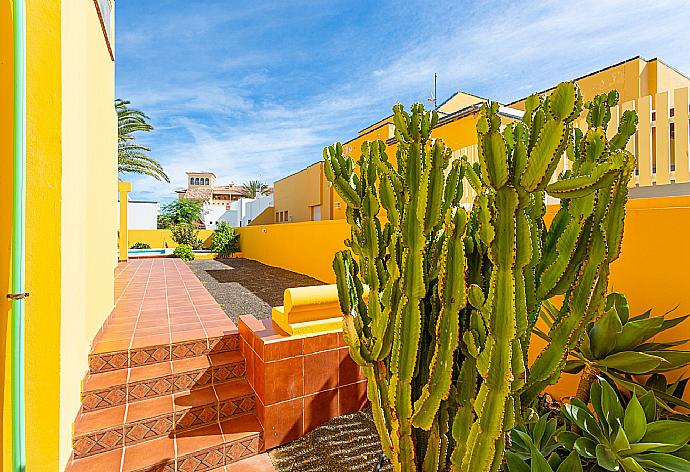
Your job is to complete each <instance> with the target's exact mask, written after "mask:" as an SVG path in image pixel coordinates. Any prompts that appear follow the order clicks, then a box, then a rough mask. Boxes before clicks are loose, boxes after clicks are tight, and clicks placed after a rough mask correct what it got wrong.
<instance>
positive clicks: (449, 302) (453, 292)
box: [412, 208, 467, 430]
mask: <svg viewBox="0 0 690 472" xmlns="http://www.w3.org/2000/svg"><path fill="white" fill-rule="evenodd" d="M466 223H467V216H466V214H465V211H464V210H463V209H462V208H459V209H458V210H457V211H455V214H451V213H450V212H449V213H448V214H447V215H446V223H445V227H444V229H445V233H446V238H445V240H444V242H443V250H442V255H441V261H440V273H439V282H438V291H439V298H440V300H441V310H440V313H439V316H438V319H437V321H436V332H435V338H436V345H435V348H434V354H433V358H432V360H431V364H430V373H429V379H428V381H427V383H426V384H425V385H424V386H423V387H422V393H421V395H420V396H419V398H418V399H417V401H416V403H415V407H414V415H413V416H412V424H413V425H414V426H415V427H417V428H422V429H424V430H429V428H431V426H432V423H433V421H434V418H435V417H436V413H437V411H438V409H439V406H440V404H441V401H442V400H445V399H446V398H448V392H449V390H450V384H451V379H452V375H453V353H454V352H455V350H456V349H457V346H458V336H459V332H460V319H459V312H460V310H461V309H462V308H464V307H465V304H466V302H467V293H466V291H465V249H464V246H463V237H464V234H465V226H466Z"/></svg>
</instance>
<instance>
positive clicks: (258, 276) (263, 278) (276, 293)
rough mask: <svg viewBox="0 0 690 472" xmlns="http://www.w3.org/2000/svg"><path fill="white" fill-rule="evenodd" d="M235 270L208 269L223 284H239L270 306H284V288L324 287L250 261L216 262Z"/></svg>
mask: <svg viewBox="0 0 690 472" xmlns="http://www.w3.org/2000/svg"><path fill="white" fill-rule="evenodd" d="M216 260H217V261H218V262H221V263H223V264H225V265H226V266H228V267H229V268H230V269H232V270H227V269H224V270H207V271H206V272H207V273H208V274H209V275H210V276H211V277H213V278H214V279H216V280H217V281H218V282H220V283H237V284H239V285H241V286H242V287H244V288H245V289H247V290H249V291H250V292H251V293H253V294H254V295H256V296H257V297H258V298H260V299H261V300H262V301H263V302H264V303H266V304H268V305H270V306H280V305H282V304H283V294H284V292H285V289H287V288H293V287H308V286H311V285H324V283H323V282H321V281H319V280H316V279H314V278H312V277H309V276H307V275H302V274H298V273H296V272H291V271H289V270H285V269H280V268H278V267H271V266H267V265H264V264H261V263H259V262H256V261H252V260H249V259H216Z"/></svg>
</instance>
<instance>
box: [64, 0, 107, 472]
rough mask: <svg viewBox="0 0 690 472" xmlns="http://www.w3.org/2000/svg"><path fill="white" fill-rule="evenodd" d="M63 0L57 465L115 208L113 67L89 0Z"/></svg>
mask: <svg viewBox="0 0 690 472" xmlns="http://www.w3.org/2000/svg"><path fill="white" fill-rule="evenodd" d="M58 3H62V31H61V36H62V210H63V211H62V215H61V217H62V231H61V235H62V236H61V244H62V280H63V283H62V308H61V313H62V317H61V338H62V342H61V351H60V360H61V362H60V364H61V368H60V380H61V384H60V385H61V388H60V469H63V468H64V466H65V464H66V463H67V460H68V459H69V455H70V452H71V433H72V423H73V421H74V419H75V417H76V414H77V411H78V410H79V406H80V404H81V401H80V386H81V385H80V383H81V380H82V378H83V376H84V373H85V371H86V369H87V360H88V353H89V349H90V345H91V342H92V340H93V338H94V336H95V335H96V333H97V332H98V330H99V329H100V327H101V326H102V324H103V321H104V320H105V318H106V317H107V316H108V314H109V313H110V311H111V310H112V307H113V293H114V276H113V273H114V272H113V271H114V269H115V266H116V264H117V248H116V236H117V216H116V212H117V208H116V206H115V205H111V204H104V202H103V200H102V198H98V195H101V196H102V195H111V196H112V198H116V195H117V193H116V192H117V116H116V113H115V109H114V106H113V101H114V99H115V97H114V90H115V66H114V62H113V61H112V59H111V58H110V54H109V53H108V49H107V45H106V41H105V38H104V36H103V31H102V29H101V24H100V20H99V18H98V14H97V11H96V8H95V6H94V4H93V2H58Z"/></svg>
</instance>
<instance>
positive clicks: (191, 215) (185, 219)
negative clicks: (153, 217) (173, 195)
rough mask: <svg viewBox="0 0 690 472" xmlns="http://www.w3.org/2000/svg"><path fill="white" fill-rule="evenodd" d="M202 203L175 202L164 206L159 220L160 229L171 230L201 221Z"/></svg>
mask: <svg viewBox="0 0 690 472" xmlns="http://www.w3.org/2000/svg"><path fill="white" fill-rule="evenodd" d="M201 210H202V208H201V202H200V201H198V200H187V199H184V200H175V201H172V202H170V203H168V204H167V205H164V206H163V213H162V214H161V215H160V217H159V218H158V228H159V229H164V228H169V227H171V226H173V225H178V224H182V223H185V224H194V223H198V222H200V221H201Z"/></svg>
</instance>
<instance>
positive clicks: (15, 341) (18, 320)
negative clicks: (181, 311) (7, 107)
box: [12, 0, 26, 472]
mask: <svg viewBox="0 0 690 472" xmlns="http://www.w3.org/2000/svg"><path fill="white" fill-rule="evenodd" d="M25 8H26V5H25V2H24V0H15V1H14V15H13V22H14V28H13V29H14V153H13V168H14V172H13V173H12V175H13V177H12V183H13V185H12V189H13V190H12V192H13V195H12V294H13V296H14V297H13V299H12V470H13V472H24V470H25V469H26V444H25V427H24V303H25V301H24V292H25V287H24V226H25V204H26V18H25V15H26V10H25Z"/></svg>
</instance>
